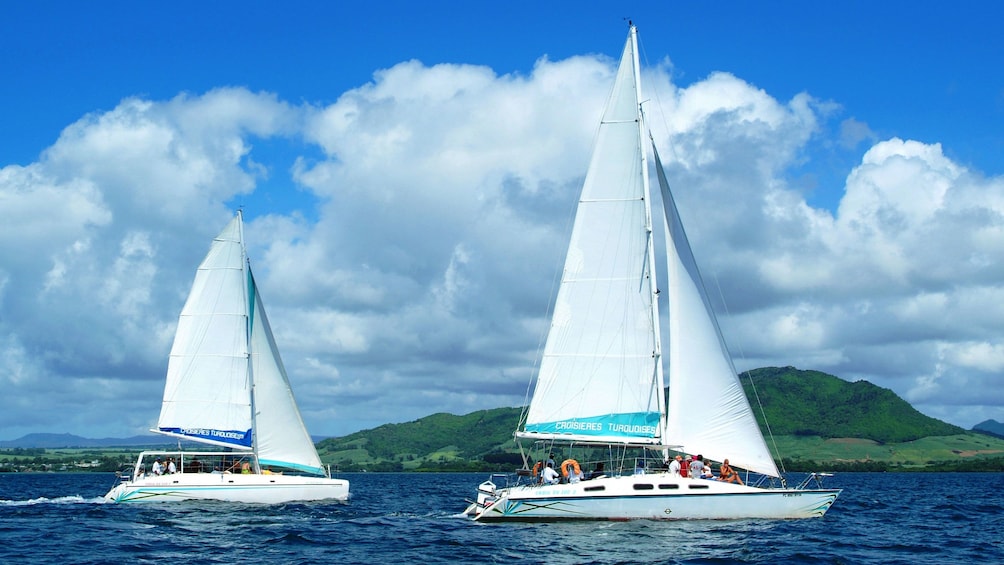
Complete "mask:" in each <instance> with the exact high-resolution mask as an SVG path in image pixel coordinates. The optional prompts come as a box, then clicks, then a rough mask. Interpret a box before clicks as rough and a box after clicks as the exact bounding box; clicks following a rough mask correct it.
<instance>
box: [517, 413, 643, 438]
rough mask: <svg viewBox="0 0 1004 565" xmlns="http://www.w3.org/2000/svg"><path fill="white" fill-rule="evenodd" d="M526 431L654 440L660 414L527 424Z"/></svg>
mask: <svg viewBox="0 0 1004 565" xmlns="http://www.w3.org/2000/svg"><path fill="white" fill-rule="evenodd" d="M525 429H526V431H527V432H530V433H545V434H575V435H586V436H601V437H625V438H632V437H639V438H653V437H656V436H657V435H658V434H659V413H658V412H634V413H631V414H607V415H604V416H593V417H590V418H573V419H569V420H558V421H556V422H538V423H536V424H527V425H526V428H525Z"/></svg>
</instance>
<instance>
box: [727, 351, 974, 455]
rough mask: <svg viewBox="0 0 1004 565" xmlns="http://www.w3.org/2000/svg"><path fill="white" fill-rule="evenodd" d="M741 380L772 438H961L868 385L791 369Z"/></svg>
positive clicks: (772, 369) (950, 427)
mask: <svg viewBox="0 0 1004 565" xmlns="http://www.w3.org/2000/svg"><path fill="white" fill-rule="evenodd" d="M746 377H750V378H746ZM741 380H742V382H743V388H744V389H745V390H746V397H747V398H749V399H750V404H752V405H753V412H754V413H755V414H756V415H757V423H758V424H760V429H765V427H764V415H763V414H761V412H760V411H759V410H758V409H757V398H759V400H760V405H762V406H763V413H765V414H766V418H767V422H769V423H770V431H771V432H772V433H773V434H774V435H775V436H778V435H780V436H786V435H793V436H819V437H822V438H827V439H828V438H862V439H869V440H873V441H876V442H878V443H898V442H904V441H913V440H916V439H920V438H923V437H928V436H950V435H955V434H962V433H965V430H963V429H962V428H960V427H958V426H953V425H951V424H946V423H945V422H942V421H941V420H936V419H934V418H931V417H928V416H925V415H923V414H921V413H920V412H918V411H917V409H916V408H914V407H913V406H910V404H909V403H908V402H906V401H905V400H903V399H902V398H900V397H898V396H896V393H894V392H892V391H891V390H889V389H885V388H881V387H877V386H875V385H873V384H872V383H870V382H868V381H857V382H853V383H849V382H847V381H845V380H843V379H840V378H838V377H834V376H833V375H828V374H826V373H821V372H819V371H800V370H798V369H796V368H794V367H766V368H763V369H754V370H752V371H748V372H746V373H743V375H742V379H741ZM754 387H755V389H756V393H755V394H754V392H753V388H754ZM765 435H766V434H765Z"/></svg>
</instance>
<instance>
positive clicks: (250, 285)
mask: <svg viewBox="0 0 1004 565" xmlns="http://www.w3.org/2000/svg"><path fill="white" fill-rule="evenodd" d="M237 223H238V230H239V234H240V242H241V265H242V269H243V274H244V281H245V284H244V285H242V288H243V291H242V292H243V298H244V312H245V314H244V319H245V321H246V323H245V331H244V342H245V344H246V358H247V375H248V404H249V406H250V408H251V452H252V453H253V454H254V472H255V473H256V474H257V473H260V472H261V470H260V469H259V468H258V424H257V418H258V415H257V410H256V409H255V390H254V352H253V351H252V349H251V331H252V329H253V328H254V300H255V296H254V293H255V292H256V289H255V283H254V276H253V275H252V274H251V260H250V259H249V258H248V252H247V247H246V246H245V244H244V213H243V211H242V210H237Z"/></svg>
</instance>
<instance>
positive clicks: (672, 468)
mask: <svg viewBox="0 0 1004 565" xmlns="http://www.w3.org/2000/svg"><path fill="white" fill-rule="evenodd" d="M681 461H683V457H680V456H679V455H677V456H676V457H675V458H674V459H673V460H672V461H670V462H669V474H670V475H679V474H680V462H681Z"/></svg>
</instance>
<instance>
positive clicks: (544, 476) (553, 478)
mask: <svg viewBox="0 0 1004 565" xmlns="http://www.w3.org/2000/svg"><path fill="white" fill-rule="evenodd" d="M560 477H561V475H559V474H558V472H557V471H555V470H554V467H553V466H551V463H550V461H549V462H548V463H547V466H546V467H544V471H543V472H542V473H541V474H540V478H541V480H542V481H543V483H544V484H545V485H556V484H558V481H559V480H560Z"/></svg>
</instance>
